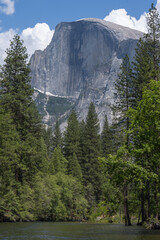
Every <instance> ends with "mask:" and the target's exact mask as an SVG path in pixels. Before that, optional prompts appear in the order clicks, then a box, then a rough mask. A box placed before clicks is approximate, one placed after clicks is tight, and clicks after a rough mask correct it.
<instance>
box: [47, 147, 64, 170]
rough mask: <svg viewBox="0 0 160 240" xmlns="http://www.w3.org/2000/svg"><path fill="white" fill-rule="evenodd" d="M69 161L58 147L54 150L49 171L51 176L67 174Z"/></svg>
mask: <svg viewBox="0 0 160 240" xmlns="http://www.w3.org/2000/svg"><path fill="white" fill-rule="evenodd" d="M67 164H68V161H67V160H66V159H65V157H64V156H63V153H62V151H61V149H60V147H59V146H58V147H57V148H55V149H54V151H53V154H52V157H51V159H50V165H49V171H50V173H51V174H56V173H58V172H61V173H66V172H67Z"/></svg>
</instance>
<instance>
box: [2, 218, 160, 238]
mask: <svg viewBox="0 0 160 240" xmlns="http://www.w3.org/2000/svg"><path fill="white" fill-rule="evenodd" d="M0 239H1V240H2V239H3V240H24V239H25V240H42V239H44V240H62V239H63V240H160V231H159V230H145V229H144V228H142V227H137V226H132V227H125V226H123V225H119V224H89V223H52V222H35V223H0Z"/></svg>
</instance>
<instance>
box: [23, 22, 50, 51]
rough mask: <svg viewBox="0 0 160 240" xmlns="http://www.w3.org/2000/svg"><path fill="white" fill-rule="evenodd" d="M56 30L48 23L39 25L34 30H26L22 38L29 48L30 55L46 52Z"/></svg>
mask: <svg viewBox="0 0 160 240" xmlns="http://www.w3.org/2000/svg"><path fill="white" fill-rule="evenodd" d="M53 33H54V30H51V29H50V28H49V26H48V24H46V23H37V24H36V25H35V26H34V28H27V29H24V30H23V32H22V34H21V38H22V39H23V40H24V44H25V46H26V47H27V50H28V54H29V55H32V54H33V53H34V51H35V50H44V49H45V48H46V46H47V45H48V44H49V43H50V41H51V39H52V36H53Z"/></svg>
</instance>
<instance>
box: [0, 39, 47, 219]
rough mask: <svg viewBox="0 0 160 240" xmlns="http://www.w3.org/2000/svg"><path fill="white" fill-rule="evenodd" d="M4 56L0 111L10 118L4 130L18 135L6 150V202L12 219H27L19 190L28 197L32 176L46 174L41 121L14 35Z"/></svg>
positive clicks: (22, 53)
mask: <svg viewBox="0 0 160 240" xmlns="http://www.w3.org/2000/svg"><path fill="white" fill-rule="evenodd" d="M6 53H7V56H6V59H5V61H4V66H3V67H1V72H0V108H1V111H3V112H5V114H7V115H6V116H10V121H11V122H10V124H9V125H10V126H8V127H10V128H11V127H13V129H14V130H15V133H16V134H17V135H18V140H15V139H14V137H13V142H12V144H11V146H10V148H11V149H13V148H14V149H15V150H14V154H13V155H12V157H11V158H10V165H11V166H12V168H11V169H10V172H11V174H10V175H11V176H13V179H12V180H11V181H10V183H9V184H10V185H11V186H12V193H14V197H13V199H10V200H11V202H10V206H11V215H13V216H14V217H15V219H16V218H20V216H23V217H24V218H25V216H26V215H27V214H28V216H29V207H28V209H27V207H26V206H25V205H24V204H23V201H24V199H25V193H24V192H25V191H23V190H22V189H26V191H28V192H30V193H31V190H29V189H30V186H31V185H32V182H33V180H34V177H35V175H36V173H37V172H39V171H42V172H47V154H46V145H45V143H44V140H43V138H42V131H41V129H42V128H41V126H42V125H41V118H40V115H39V113H38V111H37V109H36V107H35V104H34V102H33V100H32V94H33V89H32V88H31V86H30V76H29V73H30V69H29V66H28V63H27V61H28V55H27V52H26V48H25V47H24V46H23V41H21V40H20V37H19V36H18V35H15V36H14V38H13V40H12V41H11V44H10V48H9V49H7V51H6ZM13 136H14V134H13ZM8 147H9V146H8ZM1 154H2V156H1V157H2V158H4V156H5V153H4V152H1ZM7 165H8V162H7V161H6V162H4V167H6V168H8V167H7ZM8 166H9V165H8ZM1 178H2V181H4V179H3V178H5V176H4V175H1ZM27 189H28V190H27ZM30 193H29V195H30ZM29 195H28V196H29ZM15 199H16V204H17V206H16V210H15V207H14V206H15ZM28 204H29V199H28ZM26 205H27V203H26ZM25 208H26V209H25ZM8 218H10V217H8Z"/></svg>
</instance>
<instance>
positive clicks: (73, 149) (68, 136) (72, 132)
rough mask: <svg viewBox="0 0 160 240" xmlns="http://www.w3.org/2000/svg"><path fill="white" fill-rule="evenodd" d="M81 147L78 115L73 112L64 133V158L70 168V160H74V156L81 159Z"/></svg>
mask: <svg viewBox="0 0 160 240" xmlns="http://www.w3.org/2000/svg"><path fill="white" fill-rule="evenodd" d="M79 145H80V129H79V122H78V120H77V115H76V113H75V111H74V110H72V112H71V114H70V116H69V118H68V125H67V128H66V131H65V133H64V156H65V157H66V159H67V160H68V168H69V169H71V167H70V159H72V158H73V154H74V153H75V154H76V157H77V159H78V158H79Z"/></svg>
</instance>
